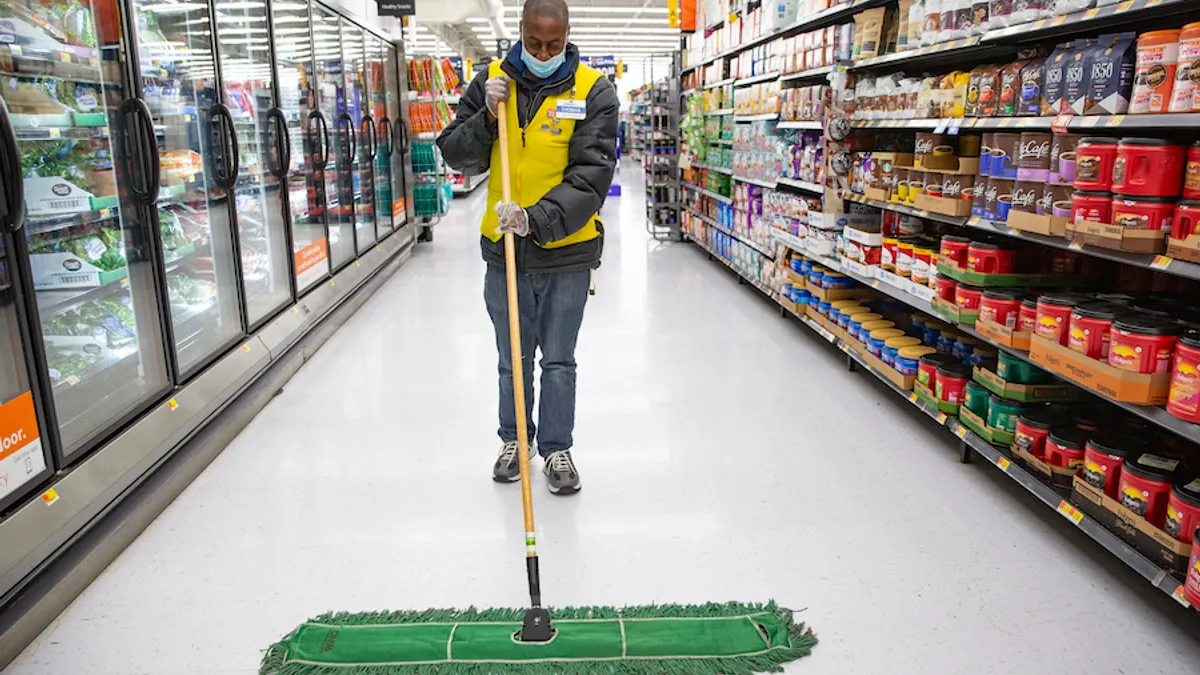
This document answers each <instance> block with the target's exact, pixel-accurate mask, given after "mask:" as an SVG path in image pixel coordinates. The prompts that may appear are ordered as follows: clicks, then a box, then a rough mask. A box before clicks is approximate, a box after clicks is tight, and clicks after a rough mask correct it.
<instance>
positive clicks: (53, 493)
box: [42, 488, 58, 506]
mask: <svg viewBox="0 0 1200 675" xmlns="http://www.w3.org/2000/svg"><path fill="white" fill-rule="evenodd" d="M42 501H43V502H45V503H46V506H50V505H51V504H53V503H54V502H56V501H58V491H57V490H55V489H54V488H50V489H49V490H46V491H45V492H43V493H42Z"/></svg>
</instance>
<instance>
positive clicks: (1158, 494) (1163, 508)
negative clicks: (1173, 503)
mask: <svg viewBox="0 0 1200 675" xmlns="http://www.w3.org/2000/svg"><path fill="white" fill-rule="evenodd" d="M1178 470H1179V460H1176V459H1169V458H1167V457H1160V456H1158V455H1152V454H1150V453H1148V452H1147V453H1142V454H1140V455H1137V456H1136V457H1132V458H1127V459H1126V460H1125V465H1124V466H1122V467H1121V480H1120V483H1119V485H1120V487H1119V488H1118V490H1117V494H1118V497H1117V499H1118V501H1120V502H1121V506H1124V507H1125V508H1127V509H1129V510H1130V511H1133V512H1134V513H1136V514H1137V515H1139V516H1141V517H1142V518H1144V519H1145V520H1146V522H1148V523H1150V524H1151V525H1154V526H1155V527H1158V528H1162V527H1163V525H1164V524H1165V522H1166V519H1167V501H1169V500H1170V498H1171V484H1172V483H1174V482H1175V479H1176V478H1177V477H1178V476H1177V473H1178Z"/></svg>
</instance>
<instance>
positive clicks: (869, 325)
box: [858, 319, 896, 342]
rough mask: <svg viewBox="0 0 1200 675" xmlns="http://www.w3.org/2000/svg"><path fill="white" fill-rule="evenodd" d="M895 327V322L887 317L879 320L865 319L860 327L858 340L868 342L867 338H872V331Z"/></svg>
mask: <svg viewBox="0 0 1200 675" xmlns="http://www.w3.org/2000/svg"><path fill="white" fill-rule="evenodd" d="M895 327H896V324H895V322H893V321H888V320H887V319H879V320H877V321H864V322H863V325H862V328H861V329H859V331H858V341H859V342H866V341H867V340H869V339H870V338H871V332H872V331H877V330H880V329H883V328H895Z"/></svg>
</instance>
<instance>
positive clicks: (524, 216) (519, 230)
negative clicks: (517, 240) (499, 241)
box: [496, 202, 529, 237]
mask: <svg viewBox="0 0 1200 675" xmlns="http://www.w3.org/2000/svg"><path fill="white" fill-rule="evenodd" d="M496 216H497V217H498V218H499V219H500V226H499V227H498V228H496V229H498V230H500V231H501V232H512V233H513V234H515V235H517V236H518V237H524V236H526V235H527V234H529V214H528V213H525V209H523V208H521V205H520V204H518V203H516V202H499V203H497V204H496Z"/></svg>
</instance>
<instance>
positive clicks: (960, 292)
mask: <svg viewBox="0 0 1200 675" xmlns="http://www.w3.org/2000/svg"><path fill="white" fill-rule="evenodd" d="M939 278H940V277H939ZM982 300H983V289H982V288H977V287H975V286H968V285H966V284H959V285H958V286H956V287H955V288H954V304H956V305H958V308H959V309H960V310H961V309H979V303H980V301H982Z"/></svg>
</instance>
